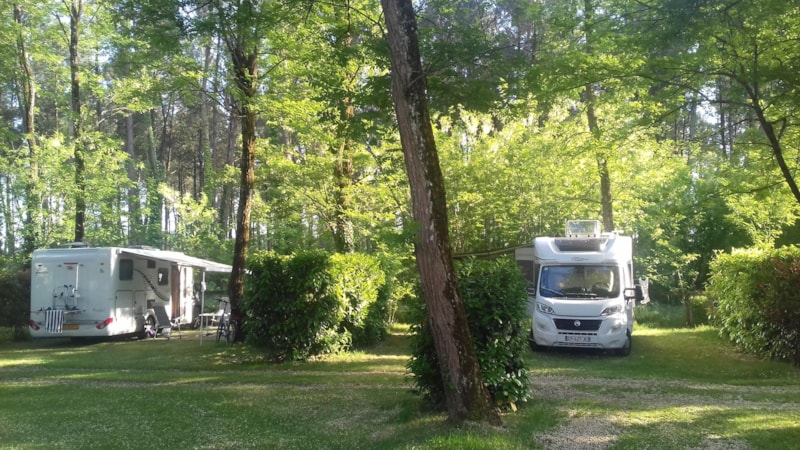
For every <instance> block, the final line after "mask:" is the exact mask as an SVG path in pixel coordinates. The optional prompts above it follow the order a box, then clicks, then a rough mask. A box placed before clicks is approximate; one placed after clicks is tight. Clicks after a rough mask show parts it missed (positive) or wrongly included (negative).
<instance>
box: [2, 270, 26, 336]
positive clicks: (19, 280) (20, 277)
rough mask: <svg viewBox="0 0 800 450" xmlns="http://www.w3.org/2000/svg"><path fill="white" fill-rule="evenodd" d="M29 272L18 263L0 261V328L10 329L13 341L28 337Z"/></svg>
mask: <svg viewBox="0 0 800 450" xmlns="http://www.w3.org/2000/svg"><path fill="white" fill-rule="evenodd" d="M30 304H31V272H30V270H29V266H27V265H23V264H21V263H19V262H18V261H16V262H15V261H12V260H7V259H2V260H0V327H10V328H11V330H12V337H13V339H14V340H22V339H25V338H26V337H28V334H27V328H28V327H27V324H28V319H29V317H30V309H31V308H30Z"/></svg>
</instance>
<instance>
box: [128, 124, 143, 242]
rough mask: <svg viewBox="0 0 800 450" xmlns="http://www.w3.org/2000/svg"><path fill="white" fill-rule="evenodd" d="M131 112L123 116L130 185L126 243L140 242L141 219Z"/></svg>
mask: <svg viewBox="0 0 800 450" xmlns="http://www.w3.org/2000/svg"><path fill="white" fill-rule="evenodd" d="M133 125H134V124H133V113H132V112H128V114H127V115H126V116H125V150H126V151H127V153H128V162H127V165H126V169H127V172H128V179H129V180H130V181H131V187H130V188H128V201H127V203H128V236H127V238H128V243H130V244H142V243H143V242H141V240H142V238H141V234H140V233H141V220H140V215H141V214H140V212H139V209H140V208H139V196H140V194H141V193H140V192H139V174H138V171H137V170H136V151H135V149H136V144H135V137H134V130H133Z"/></svg>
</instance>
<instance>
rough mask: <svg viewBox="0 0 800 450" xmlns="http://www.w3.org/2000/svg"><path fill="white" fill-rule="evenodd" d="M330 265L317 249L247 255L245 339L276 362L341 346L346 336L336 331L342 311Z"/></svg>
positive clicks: (306, 357) (348, 341)
mask: <svg viewBox="0 0 800 450" xmlns="http://www.w3.org/2000/svg"><path fill="white" fill-rule="evenodd" d="M330 266H331V262H330V256H329V255H328V254H326V253H324V252H321V251H306V252H299V253H296V254H295V255H293V256H280V255H277V254H274V253H270V252H266V253H260V254H255V255H252V256H251V257H250V258H248V261H247V267H248V270H249V271H250V274H249V276H248V277H247V279H246V281H245V298H244V307H245V311H246V315H247V321H246V322H245V324H244V326H245V329H246V330H247V335H248V340H250V341H251V342H252V343H254V344H256V345H260V346H264V347H265V348H266V349H267V350H268V351H269V352H270V354H271V355H272V357H273V358H275V359H279V360H285V359H288V360H305V359H308V358H309V357H311V356H315V355H319V354H323V353H334V352H338V351H340V350H342V349H344V348H345V347H347V346H348V345H349V343H350V339H349V335H347V334H340V333H339V332H338V326H339V323H340V322H341V320H342V318H343V313H344V311H343V310H342V308H340V307H339V304H338V301H337V298H336V296H335V294H334V293H333V288H332V284H333V279H332V277H331V270H330Z"/></svg>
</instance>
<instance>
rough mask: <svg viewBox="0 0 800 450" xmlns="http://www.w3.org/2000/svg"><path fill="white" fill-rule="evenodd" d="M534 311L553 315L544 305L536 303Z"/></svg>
mask: <svg viewBox="0 0 800 450" xmlns="http://www.w3.org/2000/svg"><path fill="white" fill-rule="evenodd" d="M536 310H537V311H539V312H540V313H543V314H555V313H556V312H555V311H553V308H551V307H549V306H547V305H545V304H544V303H536Z"/></svg>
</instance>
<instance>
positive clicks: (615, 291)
mask: <svg viewBox="0 0 800 450" xmlns="http://www.w3.org/2000/svg"><path fill="white" fill-rule="evenodd" d="M531 250H532V251H531ZM517 261H518V262H519V263H520V265H521V266H522V267H523V270H525V271H526V272H527V273H526V275H528V278H529V279H530V280H531V281H532V286H531V289H530V291H529V300H530V308H529V310H530V312H531V318H532V321H531V336H530V341H531V346H532V347H534V348H536V347H584V348H597V349H604V350H614V351H616V352H618V353H620V354H623V355H628V354H629V353H630V350H631V335H632V333H633V322H634V314H633V310H634V307H635V302H636V300H637V299H639V300H641V299H643V295H642V291H641V288H639V287H638V286H636V285H635V284H634V276H633V243H632V240H631V238H630V237H629V236H622V235H620V234H618V233H600V224H599V222H597V221H568V222H567V236H566V237H563V238H562V237H537V238H535V239H534V245H533V248H532V249H519V250H517Z"/></svg>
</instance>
